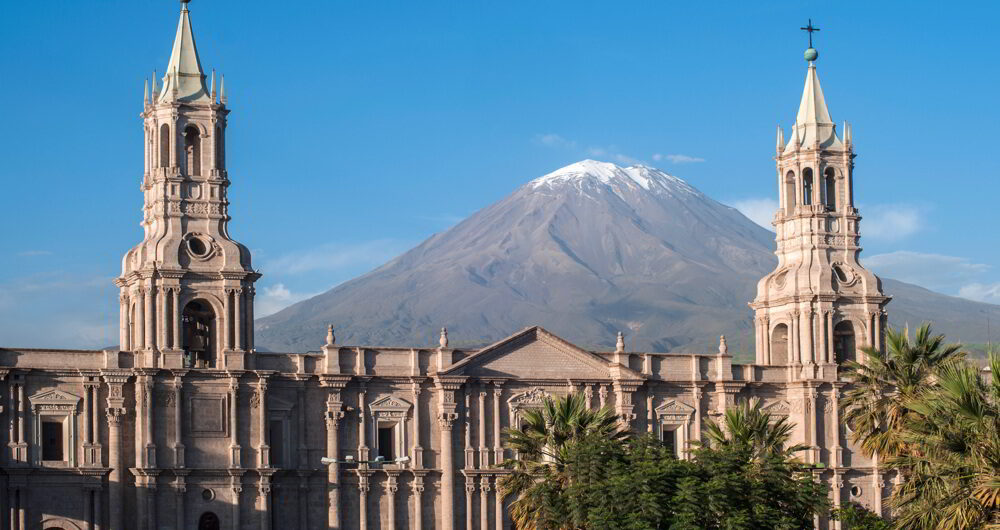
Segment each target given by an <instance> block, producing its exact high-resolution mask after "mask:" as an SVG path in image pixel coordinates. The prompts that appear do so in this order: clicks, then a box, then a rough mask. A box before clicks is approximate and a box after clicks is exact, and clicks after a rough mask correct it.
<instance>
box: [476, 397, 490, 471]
mask: <svg viewBox="0 0 1000 530" xmlns="http://www.w3.org/2000/svg"><path fill="white" fill-rule="evenodd" d="M478 438H479V439H478V440H477V443H476V445H477V446H479V468H480V469H486V468H487V467H489V466H490V460H489V459H490V456H489V450H488V449H486V385H485V384H483V385H481V388H480V389H479V437H478Z"/></svg>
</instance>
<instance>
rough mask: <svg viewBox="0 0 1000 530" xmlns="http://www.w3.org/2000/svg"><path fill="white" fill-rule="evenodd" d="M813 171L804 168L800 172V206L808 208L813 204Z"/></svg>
mask: <svg viewBox="0 0 1000 530" xmlns="http://www.w3.org/2000/svg"><path fill="white" fill-rule="evenodd" d="M812 194H813V170H812V168H808V167H807V168H805V169H803V170H802V204H803V205H805V206H809V205H810V204H812V203H813V199H812Z"/></svg>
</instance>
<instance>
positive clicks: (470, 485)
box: [465, 475, 476, 528]
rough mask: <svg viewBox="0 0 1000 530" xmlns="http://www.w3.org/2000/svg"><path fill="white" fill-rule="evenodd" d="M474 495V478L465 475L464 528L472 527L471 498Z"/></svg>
mask: <svg viewBox="0 0 1000 530" xmlns="http://www.w3.org/2000/svg"><path fill="white" fill-rule="evenodd" d="M475 495H476V478H475V477H473V476H472V475H466V476H465V528H474V526H473V521H474V519H473V515H474V514H473V513H472V499H473V497H475Z"/></svg>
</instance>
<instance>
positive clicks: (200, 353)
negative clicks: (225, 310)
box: [181, 300, 216, 368]
mask: <svg viewBox="0 0 1000 530" xmlns="http://www.w3.org/2000/svg"><path fill="white" fill-rule="evenodd" d="M181 325H182V327H183V329H182V330H181V340H182V342H181V347H182V348H183V349H184V366H185V367H186V368H215V351H216V340H215V336H216V332H215V331H216V330H215V326H216V324H215V312H214V311H212V306H211V305H209V304H208V302H205V301H204V300H192V301H191V302H188V304H187V305H186V306H185V307H184V312H183V313H181Z"/></svg>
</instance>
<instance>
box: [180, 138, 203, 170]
mask: <svg viewBox="0 0 1000 530" xmlns="http://www.w3.org/2000/svg"><path fill="white" fill-rule="evenodd" d="M184 168H185V169H186V170H187V174H188V175H201V134H199V133H198V128H197V127H188V128H187V129H184Z"/></svg>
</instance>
